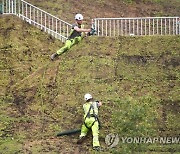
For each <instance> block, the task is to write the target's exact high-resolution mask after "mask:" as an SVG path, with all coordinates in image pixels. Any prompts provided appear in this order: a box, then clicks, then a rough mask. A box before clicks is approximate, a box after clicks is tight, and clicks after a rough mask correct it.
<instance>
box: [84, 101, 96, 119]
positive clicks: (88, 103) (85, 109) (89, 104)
mask: <svg viewBox="0 0 180 154" xmlns="http://www.w3.org/2000/svg"><path fill="white" fill-rule="evenodd" d="M91 105H93V108H94V112H93V108H91V110H90V111H89V109H90V107H91ZM83 109H84V118H86V116H87V114H88V112H89V114H90V115H93V114H94V113H95V115H96V116H98V109H99V106H98V102H87V103H85V104H84V105H83Z"/></svg>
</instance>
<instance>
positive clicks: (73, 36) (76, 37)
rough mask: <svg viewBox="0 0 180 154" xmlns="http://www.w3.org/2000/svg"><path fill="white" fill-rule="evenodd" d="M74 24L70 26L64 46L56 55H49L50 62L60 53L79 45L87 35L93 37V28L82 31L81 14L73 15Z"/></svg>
mask: <svg viewBox="0 0 180 154" xmlns="http://www.w3.org/2000/svg"><path fill="white" fill-rule="evenodd" d="M75 20H76V23H75V24H73V25H72V29H71V32H70V35H69V37H68V39H67V40H66V42H65V45H64V46H63V47H62V48H61V49H59V50H58V51H57V52H56V53H54V54H52V55H51V57H50V58H51V60H54V59H55V58H56V57H58V56H60V55H61V54H62V53H64V52H66V51H67V50H69V49H70V48H71V47H72V46H73V45H75V44H77V43H79V42H80V41H81V40H82V38H83V37H84V36H85V35H86V34H87V35H88V36H89V35H93V34H94V33H95V30H94V29H93V28H90V29H84V25H83V24H82V21H83V16H82V14H76V15H75Z"/></svg>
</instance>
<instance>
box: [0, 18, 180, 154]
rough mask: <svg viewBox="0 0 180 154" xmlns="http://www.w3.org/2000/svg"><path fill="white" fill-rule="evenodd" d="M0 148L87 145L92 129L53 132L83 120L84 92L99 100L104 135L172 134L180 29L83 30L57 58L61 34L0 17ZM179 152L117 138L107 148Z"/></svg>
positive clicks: (67, 149) (85, 149)
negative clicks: (81, 138) (135, 33)
mask: <svg viewBox="0 0 180 154" xmlns="http://www.w3.org/2000/svg"><path fill="white" fill-rule="evenodd" d="M0 20H1V21H0V24H1V26H0V27H1V31H0V34H1V35H0V50H1V53H0V54H1V63H0V72H1V75H0V78H1V80H0V85H1V93H0V95H1V98H0V103H1V105H0V116H1V118H0V119H1V121H0V152H1V153H16V152H17V153H59V152H62V153H63V152H64V153H74V151H76V152H77V151H79V152H80V153H90V152H91V137H89V138H88V139H87V141H86V142H85V143H84V144H82V145H80V146H77V145H76V141H77V139H78V134H77V135H73V136H65V137H60V138H57V137H56V134H57V133H58V132H60V131H63V130H67V129H74V128H80V126H81V124H82V115H83V111H82V104H83V96H84V94H85V93H86V92H89V93H91V94H92V95H93V96H94V97H95V98H97V99H99V100H102V101H103V102H104V104H103V106H102V108H101V110H100V119H101V121H102V126H103V128H102V130H101V131H100V132H101V133H100V142H101V144H102V146H103V147H104V148H107V145H105V143H104V139H105V136H106V135H107V134H109V133H112V132H114V133H118V134H119V135H120V136H126V135H127V136H132V137H134V136H145V137H146V136H177V135H178V134H179V133H180V132H179V130H180V129H179V128H180V125H179V117H180V113H179V111H180V110H179V108H180V104H179V100H180V98H179V95H178V92H179V77H180V74H179V73H180V72H179V61H180V57H179V55H180V54H179V51H180V38H179V37H178V36H165V37H160V36H157V37H119V38H103V37H89V38H85V39H84V40H83V41H82V42H81V43H80V44H79V45H77V46H74V47H73V48H72V49H71V50H70V51H69V52H67V53H65V54H63V55H62V56H61V57H60V58H59V59H58V60H57V61H54V62H52V61H50V60H49V55H50V54H51V53H53V52H54V51H55V50H57V49H58V48H59V46H61V45H62V43H61V42H59V41H57V40H55V39H53V38H51V37H50V36H48V35H46V34H44V33H43V32H41V31H40V30H38V29H36V28H34V27H32V26H30V25H28V24H27V23H24V22H22V21H20V19H17V18H14V17H9V16H8V17H6V16H5V17H3V18H0ZM143 150H144V151H155V152H158V153H160V152H178V151H180V149H178V145H176V144H173V145H158V144H153V145H134V144H122V142H120V143H119V144H118V147H116V148H115V149H113V150H111V149H107V150H106V151H107V153H109V152H114V153H119V152H121V153H129V152H131V151H143Z"/></svg>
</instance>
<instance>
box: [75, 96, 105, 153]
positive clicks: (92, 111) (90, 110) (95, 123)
mask: <svg viewBox="0 0 180 154" xmlns="http://www.w3.org/2000/svg"><path fill="white" fill-rule="evenodd" d="M84 99H85V101H86V103H85V104H84V105H83V109H84V113H85V114H84V123H83V125H82V128H81V135H80V139H79V140H78V141H77V143H78V144H80V143H82V142H83V140H84V138H85V136H86V135H87V133H88V131H89V130H92V135H93V149H94V150H97V151H99V150H100V144H99V137H98V136H99V128H100V122H99V118H98V109H99V107H100V106H101V105H102V102H99V101H94V100H93V97H92V96H91V94H88V93H87V94H85V96H84Z"/></svg>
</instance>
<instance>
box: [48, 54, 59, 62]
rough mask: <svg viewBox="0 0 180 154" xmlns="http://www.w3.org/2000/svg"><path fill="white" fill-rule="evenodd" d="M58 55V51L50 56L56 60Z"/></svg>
mask: <svg viewBox="0 0 180 154" xmlns="http://www.w3.org/2000/svg"><path fill="white" fill-rule="evenodd" d="M57 56H58V54H57V53H53V54H52V55H51V57H50V58H51V60H54V59H55V58H56V57H57Z"/></svg>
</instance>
